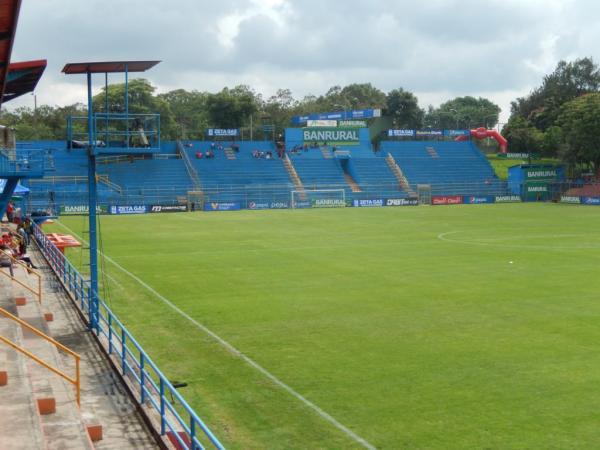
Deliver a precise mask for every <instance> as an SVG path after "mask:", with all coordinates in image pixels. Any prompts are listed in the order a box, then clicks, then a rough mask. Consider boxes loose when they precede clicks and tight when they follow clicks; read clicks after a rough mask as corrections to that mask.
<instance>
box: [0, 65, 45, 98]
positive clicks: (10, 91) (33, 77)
mask: <svg viewBox="0 0 600 450" xmlns="http://www.w3.org/2000/svg"><path fill="white" fill-rule="evenodd" d="M46 64H47V63H46V60H45V59H40V60H37V61H25V62H18V63H12V64H11V65H9V66H8V77H7V78H6V83H5V85H4V93H3V95H2V102H3V103H6V102H7V101H9V100H12V99H14V98H17V97H19V96H21V95H23V94H27V93H28V92H32V91H33V90H34V89H35V87H36V85H37V84H38V81H40V78H41V77H42V74H43V73H44V70H45V69H46Z"/></svg>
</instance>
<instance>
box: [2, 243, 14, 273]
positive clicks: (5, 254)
mask: <svg viewBox="0 0 600 450" xmlns="http://www.w3.org/2000/svg"><path fill="white" fill-rule="evenodd" d="M11 256H12V255H11V253H10V250H9V249H8V247H7V246H6V245H4V244H0V267H8V269H9V271H10V276H11V277H14V276H15V273H14V272H13V266H12V258H11Z"/></svg>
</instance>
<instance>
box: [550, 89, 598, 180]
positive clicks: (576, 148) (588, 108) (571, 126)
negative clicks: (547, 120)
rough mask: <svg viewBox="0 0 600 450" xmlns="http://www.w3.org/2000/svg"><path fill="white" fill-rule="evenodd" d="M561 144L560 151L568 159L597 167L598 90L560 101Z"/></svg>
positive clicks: (571, 161) (596, 168) (595, 168)
mask: <svg viewBox="0 0 600 450" xmlns="http://www.w3.org/2000/svg"><path fill="white" fill-rule="evenodd" d="M558 123H559V125H560V126H561V129H562V136H563V139H564V143H565V147H564V154H563V155H562V156H563V157H564V159H565V161H567V162H570V163H574V164H577V163H583V164H588V165H591V166H592V168H593V169H594V171H596V172H598V171H599V170H600V133H598V130H600V93H593V94H587V95H583V96H581V97H579V98H576V99H575V100H571V101H570V102H567V103H565V104H564V105H563V107H562V108H561V111H560V115H559V117H558Z"/></svg>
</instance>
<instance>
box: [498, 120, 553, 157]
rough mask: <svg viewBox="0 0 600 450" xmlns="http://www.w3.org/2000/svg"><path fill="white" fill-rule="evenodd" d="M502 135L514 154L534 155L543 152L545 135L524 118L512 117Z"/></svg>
mask: <svg viewBox="0 0 600 450" xmlns="http://www.w3.org/2000/svg"><path fill="white" fill-rule="evenodd" d="M502 135H503V136H504V137H505V138H506V140H507V141H508V148H510V151H511V152H513V153H532V152H540V151H541V150H542V146H543V142H544V133H542V132H541V131H540V130H538V129H537V128H535V127H534V126H533V125H532V124H531V123H530V122H529V121H528V120H527V119H524V118H522V117H519V116H515V117H511V118H510V119H509V121H508V123H507V124H506V125H505V126H504V128H503V129H502Z"/></svg>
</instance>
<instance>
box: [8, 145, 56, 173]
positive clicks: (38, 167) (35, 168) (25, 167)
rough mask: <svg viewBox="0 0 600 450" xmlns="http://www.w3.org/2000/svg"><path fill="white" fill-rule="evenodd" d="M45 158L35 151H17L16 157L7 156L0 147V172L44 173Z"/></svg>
mask: <svg viewBox="0 0 600 450" xmlns="http://www.w3.org/2000/svg"><path fill="white" fill-rule="evenodd" d="M45 162H46V158H45V156H44V155H43V154H41V153H39V152H37V151H26V152H19V155H18V157H13V158H11V157H9V155H8V152H7V151H5V150H4V149H0V173H1V174H3V175H4V176H22V177H29V176H32V175H33V176H41V175H43V173H44V168H45Z"/></svg>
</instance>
